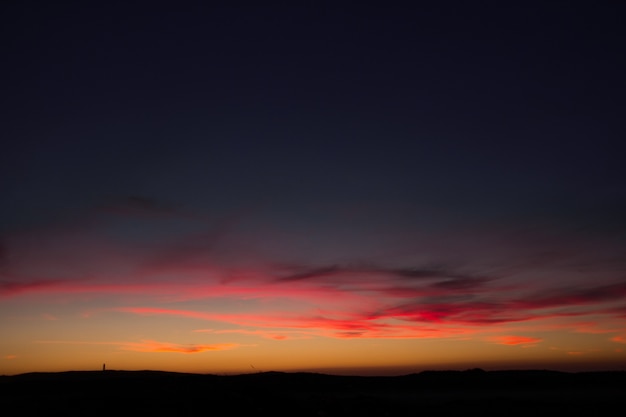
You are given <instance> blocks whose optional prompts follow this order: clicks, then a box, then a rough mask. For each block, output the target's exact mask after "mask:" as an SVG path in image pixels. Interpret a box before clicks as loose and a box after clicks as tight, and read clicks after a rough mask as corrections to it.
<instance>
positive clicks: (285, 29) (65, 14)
mask: <svg viewBox="0 0 626 417" xmlns="http://www.w3.org/2000/svg"><path fill="white" fill-rule="evenodd" d="M7 3H8V4H5V5H3V6H2V13H1V14H2V16H3V17H2V27H3V39H4V44H5V45H4V48H3V49H4V51H5V53H4V56H5V57H4V62H5V64H4V72H5V77H4V81H3V94H2V95H3V99H2V102H3V123H2V126H3V127H2V136H3V147H2V152H1V156H0V164H1V167H0V175H1V177H0V187H1V188H0V189H1V193H2V200H3V203H2V208H1V228H0V233H5V234H6V233H14V232H17V231H20V230H24V229H29V228H32V227H44V226H46V227H47V225H50V224H56V223H63V224H66V223H71V222H72V221H74V220H73V219H80V218H83V217H85V216H86V215H87V214H86V213H92V212H94V211H97V210H99V208H101V207H105V206H106V207H110V206H112V205H119V204H126V205H128V206H132V207H137V206H139V207H142V208H144V209H147V208H148V207H149V208H150V209H151V210H154V211H158V210H161V209H162V210H178V211H180V212H185V213H193V215H201V216H207V218H211V219H213V220H212V223H211V224H212V227H218V226H216V225H219V224H222V225H224V224H230V223H229V222H231V223H232V224H237V226H232V227H239V228H244V229H245V228H248V232H249V233H250V234H252V235H254V234H255V233H256V232H258V233H260V234H262V233H265V232H267V231H268V230H269V229H271V230H273V231H274V232H273V233H275V236H274V237H273V239H275V240H276V241H279V240H281V238H280V236H282V239H283V240H284V241H283V245H284V246H289V245H290V244H289V243H285V242H289V241H290V239H292V238H293V237H294V236H300V237H301V236H302V235H307V236H309V237H311V236H312V235H315V234H319V236H322V235H324V236H327V237H325V238H321V237H319V236H318V237H319V240H315V238H314V237H311V239H312V240H311V241H309V243H308V244H307V245H305V244H301V245H300V246H301V247H300V249H301V250H303V251H306V250H310V251H311V253H313V252H315V250H322V249H321V247H322V246H323V247H325V248H327V249H326V250H330V249H328V247H331V248H332V249H333V250H346V251H348V252H350V250H349V249H347V247H348V246H349V242H353V243H354V245H355V246H354V247H359V245H362V244H363V239H367V238H371V239H378V240H380V241H381V242H385V241H386V240H385V239H391V238H390V237H389V236H394V239H396V240H394V242H397V239H400V240H402V241H403V242H404V240H403V239H404V237H403V238H398V237H397V236H399V235H402V234H408V235H410V234H412V233H421V234H424V233H426V234H429V233H430V234H434V233H442V236H448V235H447V234H446V233H445V232H444V231H445V230H447V229H454V230H457V232H458V230H461V231H465V230H466V229H464V228H466V227H469V228H470V229H467V230H468V231H467V233H473V232H471V231H472V230H474V229H472V227H478V228H480V227H481V225H483V224H489V225H490V227H499V226H497V225H507V227H513V226H512V225H515V227H520V228H522V229H524V228H525V227H539V228H544V227H550V228H554V229H558V230H561V229H565V230H569V231H572V230H573V231H578V230H584V231H586V232H585V233H587V232H589V233H592V234H595V233H600V234H603V236H604V235H606V236H611V238H610V239H613V238H614V237H615V236H616V235H617V236H620V238H619V239H618V240H617V242H619V243H618V244H619V245H623V236H624V231H625V226H626V219H625V217H626V216H625V215H624V210H625V209H626V182H625V181H624V178H626V164H624V150H625V147H624V138H625V137H626V135H624V133H625V126H624V114H625V110H626V103H625V101H624V97H625V96H626V95H625V93H626V83H625V81H624V74H625V73H626V54H624V41H626V36H625V34H626V30H625V29H624V26H625V25H624V16H625V12H626V7H625V5H624V4H623V3H620V2H610V1H600V2H517V4H511V3H510V2H458V3H456V2H435V3H433V4H429V5H426V4H423V2H416V3H415V4H414V5H412V6H402V7H401V6H395V5H391V6H381V5H378V6H374V5H371V4H365V5H354V4H349V5H339V4H336V2H330V3H328V4H326V3H324V4H322V3H319V4H317V3H313V4H312V5H310V6H306V7H304V6H295V5H291V4H283V5H271V6H260V5H254V6H232V5H221V6H215V5H213V2H197V3H185V2H169V3H165V2H120V3H117V2H100V3H99V4H94V2H64V3H57V2H27V1H24V2H7ZM120 202H122V203H120ZM229 227H231V226H229ZM277 230H278V231H280V232H277ZM254 231H256V232H254ZM425 231H426V232H425ZM326 233H327V235H326ZM576 233H578V232H576ZM430 234H429V236H430ZM276 236H279V237H276ZM442 239H443V237H442ZM392 240H393V239H392ZM409 240H410V239H409ZM338 241H339V242H343V243H344V244H345V247H343V249H339V248H336V247H334V246H332V245H330V246H329V242H338ZM276 245H278V246H280V244H279V243H276ZM621 247H622V248H623V246H621ZM313 248H316V249H313ZM355 251H356V252H358V250H356V249H355ZM352 255H354V256H356V257H358V256H364V257H367V256H369V255H368V252H367V251H365V252H364V253H362V254H361V255H359V254H358V253H357V254H353V253H351V255H350V256H352Z"/></svg>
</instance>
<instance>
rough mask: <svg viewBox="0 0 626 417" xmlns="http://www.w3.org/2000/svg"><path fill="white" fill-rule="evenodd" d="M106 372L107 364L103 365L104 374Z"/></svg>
mask: <svg viewBox="0 0 626 417" xmlns="http://www.w3.org/2000/svg"><path fill="white" fill-rule="evenodd" d="M106 370H107V364H106V363H103V364H102V372H104V371H106Z"/></svg>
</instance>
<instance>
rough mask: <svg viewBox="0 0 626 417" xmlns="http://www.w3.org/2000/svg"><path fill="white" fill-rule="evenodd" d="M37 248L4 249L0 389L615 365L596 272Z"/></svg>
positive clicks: (620, 295)
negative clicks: (49, 383)
mask: <svg viewBox="0 0 626 417" xmlns="http://www.w3.org/2000/svg"><path fill="white" fill-rule="evenodd" d="M46 233H48V232H46ZM46 233H44V232H41V233H40V234H39V235H38V234H37V233H35V232H30V233H29V234H25V235H16V236H13V240H11V239H7V240H6V241H7V243H6V246H7V247H9V248H10V249H11V252H10V256H5V258H4V259H5V261H4V265H3V271H2V280H1V281H0V313H1V314H0V334H2V335H3V338H2V340H1V341H0V374H16V373H23V372H31V371H52V370H59V371H60V370H68V369H94V368H96V369H97V368H98V367H99V366H100V365H99V364H101V363H103V362H106V363H107V364H108V368H109V369H162V370H172V371H185V372H202V373H212V372H222V373H241V372H251V371H252V369H253V368H251V365H252V366H253V367H254V369H261V370H277V371H280V370H291V371H296V370H323V371H326V372H338V373H341V372H343V373H361V374H368V373H369V374H380V373H398V374H401V373H409V372H416V371H419V370H423V369H433V368H439V369H449V368H459V367H469V368H473V367H482V368H520V367H523V368H528V367H542V368H554V369H564V370H576V369H594V368H602V369H605V368H610V369H616V368H617V369H621V368H623V367H624V364H625V363H626V354H625V353H624V351H623V349H620V347H621V346H623V344H624V343H625V342H624V341H625V340H626V323H625V319H626V310H624V306H623V300H624V299H625V298H626V283H624V282H622V281H621V280H620V279H617V278H615V275H614V274H612V271H608V270H607V271H600V272H598V273H597V276H598V277H600V278H602V279H598V280H596V281H585V280H582V279H579V280H578V281H576V280H575V279H574V278H571V274H570V275H567V273H570V272H571V271H570V270H569V269H567V268H566V269H567V270H560V269H559V268H556V267H555V266H554V265H552V264H546V265H545V266H544V267H543V269H541V268H540V267H539V266H537V265H536V264H532V266H531V267H527V268H524V267H517V266H516V267H510V266H507V267H502V268H500V269H497V270H495V271H492V272H481V273H479V272H480V271H481V269H484V267H483V266H480V267H476V268H475V270H472V268H469V267H468V268H465V269H460V268H456V267H452V266H450V267H436V268H435V267H422V268H418V267H406V266H395V265H389V264H385V265H383V263H381V264H380V265H376V264H374V263H368V264H359V263H345V264H341V263H334V264H319V262H318V263H317V264H314V263H311V264H307V263H303V262H276V261H273V260H269V259H270V258H271V257H270V256H269V255H264V256H265V257H264V256H261V255H259V254H253V255H250V256H249V257H248V258H249V259H250V260H249V261H246V262H242V261H238V259H239V258H247V257H246V256H244V255H245V253H242V254H241V256H234V255H233V254H227V256H226V255H222V256H221V257H216V256H215V255H214V250H213V248H211V247H209V248H207V247H205V246H204V245H205V244H204V243H201V244H199V245H198V246H194V245H196V241H197V236H195V235H194V236H192V237H190V238H188V240H185V239H184V238H181V239H180V241H179V242H178V243H177V245H178V246H176V245H174V247H168V246H167V245H163V246H159V245H156V246H151V245H154V244H152V243H149V244H148V243H146V244H144V245H130V244H127V243H116V244H113V243H111V242H108V241H107V239H105V238H103V237H101V236H100V235H98V233H94V232H93V231H91V230H87V231H72V232H71V233H70V236H69V237H68V236H65V237H64V236H63V235H62V234H61V236H60V237H59V238H58V239H57V240H55V239H53V238H52V235H54V233H57V234H58V231H54V233H52V232H50V233H52V234H50V235H47V234H46ZM68 233H69V232H68ZM40 235H42V236H40ZM181 242H182V243H181ZM179 246H180V247H179ZM181 247H182V248H183V249H181ZM185 250H188V251H189V253H187V252H185ZM473 256H474V255H473ZM266 258H267V259H266ZM233 259H234V260H233ZM557 266H559V265H557ZM477 271H478V272H477ZM544 275H546V276H549V278H550V279H536V278H534V277H535V276H540V277H541V276H544Z"/></svg>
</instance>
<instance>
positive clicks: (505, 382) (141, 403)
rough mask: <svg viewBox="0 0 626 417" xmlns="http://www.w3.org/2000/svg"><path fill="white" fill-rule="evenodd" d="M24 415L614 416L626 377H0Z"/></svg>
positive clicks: (11, 403) (5, 396) (478, 373)
mask: <svg viewBox="0 0 626 417" xmlns="http://www.w3.org/2000/svg"><path fill="white" fill-rule="evenodd" d="M0 381H1V382H0V383H1V386H2V389H1V391H0V392H1V393H2V394H0V400H1V401H2V404H3V409H4V410H10V411H11V412H12V413H19V414H20V415H31V413H32V415H48V416H50V415H59V416H61V415H62V416H78V415H150V416H186V415H207V416H209V415H215V414H217V413H219V414H223V413H228V414H229V415H268V416H277V415H278V416H287V415H299V416H396V415H397V416H407V415H415V416H448V415H450V416H451V415H475V414H476V415H507V416H527V415H554V414H558V415H564V416H571V415H575V416H583V415H584V416H591V415H598V416H599V415H609V414H614V413H615V410H619V409H620V408H621V407H622V405H623V403H624V398H625V394H626V372H624V371H613V372H608V371H607V372H578V373H568V372H556V371H548V370H528V371H483V370H481V369H472V370H465V371H424V372H420V373H416V374H409V375H403V376H338V375H328V374H318V373H284V372H262V373H254V374H252V373H251V374H241V375H211V374H189V373H174V372H161V371H116V370H107V371H69V372H58V373H27V374H20V375H14V376H2V377H0Z"/></svg>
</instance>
